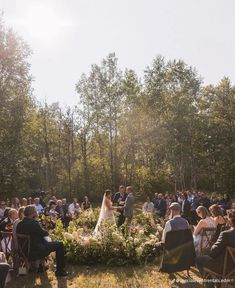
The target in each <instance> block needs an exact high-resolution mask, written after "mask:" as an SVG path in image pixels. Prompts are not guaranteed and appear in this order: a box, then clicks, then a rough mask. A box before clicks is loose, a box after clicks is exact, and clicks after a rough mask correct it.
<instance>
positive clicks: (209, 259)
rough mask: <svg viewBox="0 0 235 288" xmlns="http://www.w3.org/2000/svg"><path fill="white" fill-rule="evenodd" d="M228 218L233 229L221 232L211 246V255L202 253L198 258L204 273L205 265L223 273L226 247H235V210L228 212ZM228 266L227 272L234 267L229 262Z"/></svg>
mask: <svg viewBox="0 0 235 288" xmlns="http://www.w3.org/2000/svg"><path fill="white" fill-rule="evenodd" d="M228 220H229V224H230V225H231V229H230V230H227V231H223V232H221V233H220V235H219V238H218V240H217V241H216V243H215V244H214V245H213V246H212V247H211V249H210V252H209V255H201V256H198V257H197V258H196V264H197V267H198V269H199V271H200V272H201V274H202V275H203V268H204V267H206V268H208V269H210V270H212V271H214V272H217V273H220V274H221V273H222V272H223V264H224V257H225V250H226V247H233V248H235V229H234V228H235V210H232V211H230V212H229V213H228ZM228 266H229V267H227V268H228V270H227V272H228V271H231V270H232V268H234V267H233V264H232V263H229V265H228Z"/></svg>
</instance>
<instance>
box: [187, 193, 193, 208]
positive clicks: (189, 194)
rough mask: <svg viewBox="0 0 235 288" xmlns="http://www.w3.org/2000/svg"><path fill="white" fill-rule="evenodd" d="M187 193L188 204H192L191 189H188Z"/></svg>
mask: <svg viewBox="0 0 235 288" xmlns="http://www.w3.org/2000/svg"><path fill="white" fill-rule="evenodd" d="M187 195H188V201H189V203H190V205H191V204H193V199H194V194H193V193H192V192H191V191H188V192H187Z"/></svg>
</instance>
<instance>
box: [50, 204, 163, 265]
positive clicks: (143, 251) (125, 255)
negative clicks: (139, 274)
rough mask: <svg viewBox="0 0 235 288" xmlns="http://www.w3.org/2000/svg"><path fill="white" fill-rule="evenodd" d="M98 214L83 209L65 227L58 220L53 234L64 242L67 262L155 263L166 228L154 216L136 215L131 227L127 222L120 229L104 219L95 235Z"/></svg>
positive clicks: (97, 212) (109, 263)
mask: <svg viewBox="0 0 235 288" xmlns="http://www.w3.org/2000/svg"><path fill="white" fill-rule="evenodd" d="M98 215H99V209H95V210H93V211H92V210H89V211H84V212H82V213H81V214H80V215H79V218H77V219H73V220H72V221H71V222H70V224H69V226H68V228H67V229H66V230H65V229H64V227H63V224H62V222H61V221H60V220H58V221H57V223H56V227H55V229H53V230H52V231H51V235H50V236H51V237H52V238H53V239H55V240H59V241H63V243H64V245H65V247H66V250H67V259H68V261H70V262H72V263H77V264H105V265H115V266H118V265H125V264H141V263H146V262H152V261H154V260H156V259H157V256H159V255H160V254H159V253H160V251H159V249H157V247H156V243H157V242H159V241H160V239H161V236H162V231H163V228H162V226H161V225H160V224H159V223H156V221H155V219H154V218H153V217H152V216H151V215H149V214H141V215H138V216H136V217H134V218H133V221H132V223H133V224H132V225H131V227H130V228H129V227H127V226H126V225H122V226H121V227H119V228H117V226H116V225H115V224H113V223H112V222H108V221H105V222H103V223H102V224H101V227H100V230H99V234H98V235H94V233H93V231H94V227H95V225H96V222H97V219H98Z"/></svg>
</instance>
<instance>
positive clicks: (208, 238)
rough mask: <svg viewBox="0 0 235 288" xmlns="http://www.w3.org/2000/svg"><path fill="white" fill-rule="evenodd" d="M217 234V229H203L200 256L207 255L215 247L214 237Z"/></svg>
mask: <svg viewBox="0 0 235 288" xmlns="http://www.w3.org/2000/svg"><path fill="white" fill-rule="evenodd" d="M215 233H216V227H208V228H202V231H201V241H200V254H201V255H202V254H206V253H207V252H208V251H209V250H210V248H211V246H212V245H213V243H214V242H213V237H214V235H215Z"/></svg>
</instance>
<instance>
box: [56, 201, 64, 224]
mask: <svg viewBox="0 0 235 288" xmlns="http://www.w3.org/2000/svg"><path fill="white" fill-rule="evenodd" d="M55 211H56V212H57V213H58V217H59V218H61V219H64V216H65V214H64V209H63V202H62V200H57V203H56V207H55Z"/></svg>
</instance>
